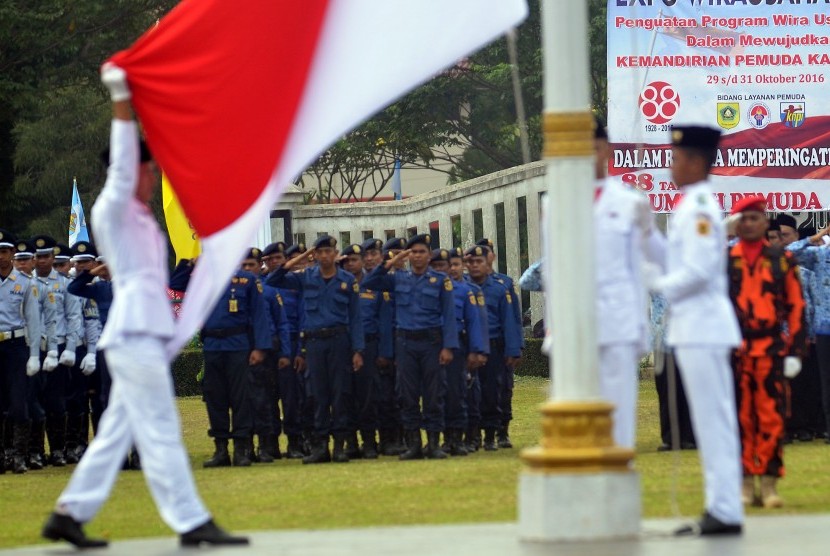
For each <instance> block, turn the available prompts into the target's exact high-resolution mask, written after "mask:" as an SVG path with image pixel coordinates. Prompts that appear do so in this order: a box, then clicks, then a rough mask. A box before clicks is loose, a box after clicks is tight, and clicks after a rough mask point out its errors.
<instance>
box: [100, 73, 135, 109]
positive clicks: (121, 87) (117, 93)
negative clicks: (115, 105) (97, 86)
mask: <svg viewBox="0 0 830 556" xmlns="http://www.w3.org/2000/svg"><path fill="white" fill-rule="evenodd" d="M101 83H103V84H104V86H105V87H106V88H107V89H108V90H109V92H110V98H111V99H112V101H113V102H118V101H120V100H129V99H130V97H132V93H130V87H129V86H128V85H127V72H125V71H124V70H123V69H121V68H119V67H118V66H116V65H115V64H104V65H103V66H101Z"/></svg>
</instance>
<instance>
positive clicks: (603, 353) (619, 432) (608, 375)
mask: <svg viewBox="0 0 830 556" xmlns="http://www.w3.org/2000/svg"><path fill="white" fill-rule="evenodd" d="M640 351H641V350H640V348H639V344H637V343H631V344H609V345H605V346H600V347H599V390H600V394H601V395H602V397H603V399H605V400H608V401H609V402H611V403H613V404H614V406H615V407H616V410H615V411H614V414H613V418H614V443H615V444H616V445H617V446H621V447H623V448H632V449H633V448H634V446H635V444H636V438H637V385H638V380H639V374H638V373H639V369H638V364H639V358H638V354H639V352H640Z"/></svg>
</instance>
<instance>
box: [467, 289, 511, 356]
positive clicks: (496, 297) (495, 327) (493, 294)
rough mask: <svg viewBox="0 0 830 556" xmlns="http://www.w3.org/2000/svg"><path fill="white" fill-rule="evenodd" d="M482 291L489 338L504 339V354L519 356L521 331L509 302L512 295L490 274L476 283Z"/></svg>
mask: <svg viewBox="0 0 830 556" xmlns="http://www.w3.org/2000/svg"><path fill="white" fill-rule="evenodd" d="M478 286H479V287H481V291H482V293H484V302H485V304H486V306H487V325H488V328H487V330H488V332H489V335H490V340H503V341H504V355H505V356H506V357H519V356H520V355H521V354H522V343H521V341H520V339H519V338H520V336H521V331H520V330H517V329H516V315H515V313H514V312H513V308H512V307H511V304H512V303H513V296H512V295H511V292H510V291H509V290H508V289H507V286H506V285H505V284H502V283H501V282H499V281H498V280H496V279H495V278H494V277H493V275H492V274H491V275H490V276H488V277H487V278H486V279H485V280H484V282H483V283H481V284H478Z"/></svg>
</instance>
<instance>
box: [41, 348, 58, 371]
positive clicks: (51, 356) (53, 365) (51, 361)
mask: <svg viewBox="0 0 830 556" xmlns="http://www.w3.org/2000/svg"><path fill="white" fill-rule="evenodd" d="M57 368H58V352H57V351H49V352H47V353H46V359H44V360H43V370H44V371H54V370H55V369H57Z"/></svg>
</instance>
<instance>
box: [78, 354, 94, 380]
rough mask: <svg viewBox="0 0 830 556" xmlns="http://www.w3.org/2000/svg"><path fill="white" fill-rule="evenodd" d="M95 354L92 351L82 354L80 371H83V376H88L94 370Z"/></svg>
mask: <svg viewBox="0 0 830 556" xmlns="http://www.w3.org/2000/svg"><path fill="white" fill-rule="evenodd" d="M95 366H96V363H95V354H94V353H87V354H86V355H84V358H83V359H81V372H82V373H84V376H89V375H91V374H92V373H94V372H95Z"/></svg>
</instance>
